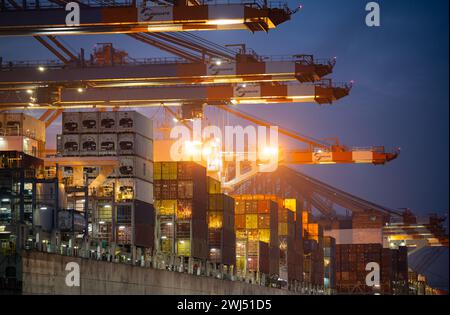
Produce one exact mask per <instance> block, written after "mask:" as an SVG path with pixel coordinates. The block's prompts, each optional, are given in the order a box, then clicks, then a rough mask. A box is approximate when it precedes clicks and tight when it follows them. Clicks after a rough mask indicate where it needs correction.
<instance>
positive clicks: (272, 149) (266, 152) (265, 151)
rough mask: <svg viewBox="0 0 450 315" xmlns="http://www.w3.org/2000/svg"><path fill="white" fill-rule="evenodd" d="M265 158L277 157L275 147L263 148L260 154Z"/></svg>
mask: <svg viewBox="0 0 450 315" xmlns="http://www.w3.org/2000/svg"><path fill="white" fill-rule="evenodd" d="M262 153H263V154H264V155H265V156H269V155H277V154H278V148H276V147H265V148H264V149H263V152H262Z"/></svg>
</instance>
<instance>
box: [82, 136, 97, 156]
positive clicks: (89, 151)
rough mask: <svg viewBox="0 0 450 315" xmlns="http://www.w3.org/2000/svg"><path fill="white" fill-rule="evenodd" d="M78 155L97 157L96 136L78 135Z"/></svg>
mask: <svg viewBox="0 0 450 315" xmlns="http://www.w3.org/2000/svg"><path fill="white" fill-rule="evenodd" d="M80 154H81V155H98V135H97V134H82V135H80Z"/></svg>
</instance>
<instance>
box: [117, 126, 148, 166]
mask: <svg viewBox="0 0 450 315" xmlns="http://www.w3.org/2000/svg"><path fill="white" fill-rule="evenodd" d="M117 148H118V151H117V152H118V154H119V155H136V156H139V157H141V158H143V159H146V160H150V161H153V140H151V139H148V138H145V137H144V136H141V135H140V134H136V133H119V134H118V147H117Z"/></svg>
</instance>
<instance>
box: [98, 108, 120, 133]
mask: <svg viewBox="0 0 450 315" xmlns="http://www.w3.org/2000/svg"><path fill="white" fill-rule="evenodd" d="M116 128H117V113H116V112H100V113H99V129H98V131H99V132H102V133H103V132H110V133H114V132H116Z"/></svg>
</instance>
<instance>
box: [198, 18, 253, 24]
mask: <svg viewBox="0 0 450 315" xmlns="http://www.w3.org/2000/svg"><path fill="white" fill-rule="evenodd" d="M242 23H244V21H243V20H242V19H220V20H209V21H208V22H206V24H209V25H233V24H242Z"/></svg>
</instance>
